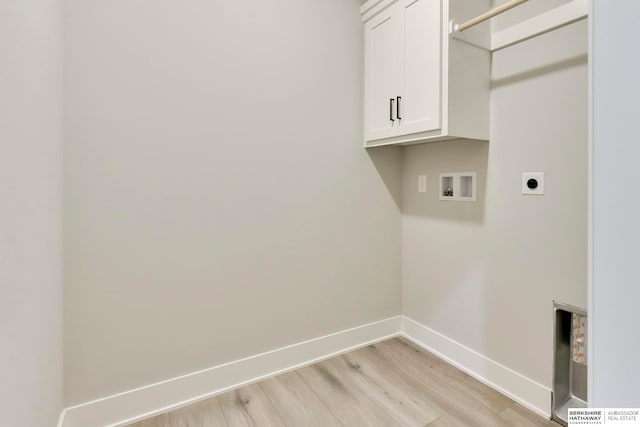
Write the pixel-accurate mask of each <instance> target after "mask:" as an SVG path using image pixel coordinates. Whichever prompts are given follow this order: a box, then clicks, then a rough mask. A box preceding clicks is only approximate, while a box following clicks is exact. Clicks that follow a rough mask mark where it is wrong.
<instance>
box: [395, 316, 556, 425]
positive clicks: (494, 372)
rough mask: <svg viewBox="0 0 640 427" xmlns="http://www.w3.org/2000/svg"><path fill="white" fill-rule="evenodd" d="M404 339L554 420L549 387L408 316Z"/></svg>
mask: <svg viewBox="0 0 640 427" xmlns="http://www.w3.org/2000/svg"><path fill="white" fill-rule="evenodd" d="M401 335H402V336H404V337H405V338H407V339H409V340H411V341H413V342H414V343H415V344H417V345H419V346H420V347H422V348H424V349H425V350H427V351H429V352H431V353H433V354H435V355H436V356H438V357H440V358H442V359H444V360H446V361H447V362H449V363H450V364H452V365H453V366H455V367H457V368H458V369H460V370H462V371H464V372H466V373H467V374H469V375H471V376H472V377H474V378H476V379H477V380H479V381H481V382H483V383H484V384H486V385H488V386H489V387H491V388H493V389H495V390H497V391H499V392H500V393H502V394H504V395H505V396H507V397H509V398H511V399H513V400H515V401H516V402H518V403H520V404H521V405H523V406H525V407H527V408H529V409H530V410H532V411H534V412H536V413H537V414H539V415H542V416H543V417H545V418H549V417H550V416H551V390H550V389H549V388H548V387H545V386H543V385H542V384H539V383H537V382H535V381H533V380H532V379H530V378H527V377H525V376H524V375H522V374H519V373H518V372H516V371H514V370H512V369H509V368H507V367H506V366H504V365H501V364H500V363H498V362H495V361H493V360H491V359H489V358H487V357H485V356H483V355H482V354H480V353H478V352H476V351H474V350H472V349H470V348H468V347H465V346H464V345H462V344H460V343H458V342H456V341H454V340H452V339H450V338H448V337H446V336H444V335H442V334H440V333H439V332H436V331H434V330H433V329H430V328H428V327H426V326H424V325H422V324H420V323H418V322H416V321H415V320H412V319H410V318H408V317H406V316H402V330H401Z"/></svg>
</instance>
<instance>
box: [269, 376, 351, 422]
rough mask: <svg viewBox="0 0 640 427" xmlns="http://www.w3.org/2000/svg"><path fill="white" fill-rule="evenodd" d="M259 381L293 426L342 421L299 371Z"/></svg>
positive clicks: (281, 415)
mask: <svg viewBox="0 0 640 427" xmlns="http://www.w3.org/2000/svg"><path fill="white" fill-rule="evenodd" d="M259 384H260V386H261V387H262V390H263V391H264V393H265V395H266V396H267V397H268V398H269V400H271V402H272V403H273V405H274V406H275V408H276V410H277V411H278V414H280V418H282V420H283V422H284V425H287V426H292V427H296V426H309V427H325V426H326V427H337V426H340V425H341V424H340V422H339V421H338V419H337V418H336V417H335V416H334V415H333V414H332V413H331V411H330V410H329V408H327V406H326V405H325V404H324V403H323V402H322V401H321V400H320V398H319V397H318V396H317V395H316V394H315V393H314V392H313V390H311V388H309V386H308V385H307V383H306V382H305V381H304V380H303V379H302V377H300V375H299V374H298V373H297V372H289V373H286V374H283V375H280V376H277V377H274V378H270V379H268V380H265V381H262V382H261V383H259Z"/></svg>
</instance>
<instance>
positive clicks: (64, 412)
mask: <svg viewBox="0 0 640 427" xmlns="http://www.w3.org/2000/svg"><path fill="white" fill-rule="evenodd" d="M66 414H67V410H66V409H63V410H62V412H60V416H59V417H58V424H56V425H57V426H58V427H63V426H64V417H65V415H66Z"/></svg>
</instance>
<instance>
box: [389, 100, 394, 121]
mask: <svg viewBox="0 0 640 427" xmlns="http://www.w3.org/2000/svg"><path fill="white" fill-rule="evenodd" d="M393 101H395V99H393V98H391V99H390V100H389V120H391V121H392V122H393V121H394V119H393Z"/></svg>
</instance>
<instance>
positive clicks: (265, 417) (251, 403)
mask: <svg viewBox="0 0 640 427" xmlns="http://www.w3.org/2000/svg"><path fill="white" fill-rule="evenodd" d="M218 399H219V400H220V405H221V406H222V411H223V412H224V415H225V418H226V420H227V423H228V424H229V426H231V427H244V426H252V427H253V426H255V427H271V426H273V427H275V426H282V425H284V422H283V421H282V418H280V415H278V411H277V410H276V408H275V407H274V406H273V404H272V403H271V401H270V400H269V398H268V397H267V396H266V395H265V394H264V392H263V391H262V388H260V386H259V385H258V384H251V385H248V386H245V387H242V388H240V389H238V390H235V391H231V392H228V393H225V394H222V395H220V396H218Z"/></svg>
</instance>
